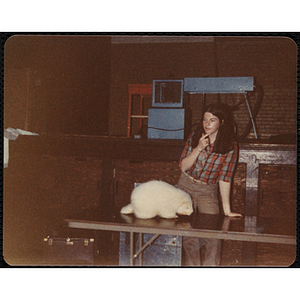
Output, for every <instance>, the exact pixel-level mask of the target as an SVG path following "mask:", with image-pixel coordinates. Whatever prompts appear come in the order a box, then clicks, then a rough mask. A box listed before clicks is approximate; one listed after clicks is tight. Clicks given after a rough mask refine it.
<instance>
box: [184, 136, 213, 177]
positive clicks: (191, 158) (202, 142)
mask: <svg viewBox="0 0 300 300" xmlns="http://www.w3.org/2000/svg"><path fill="white" fill-rule="evenodd" d="M208 135H209V134H205V135H204V134H202V137H201V138H200V139H199V143H198V146H197V147H196V148H194V149H193V151H192V152H191V153H190V154H189V155H188V156H186V157H185V158H183V159H182V161H181V170H182V171H183V172H185V171H186V170H188V169H189V168H190V167H191V166H192V165H193V164H194V162H195V161H196V159H197V157H198V156H199V153H200V152H201V151H202V150H203V149H204V148H205V147H206V146H207V145H208V143H209V141H208V139H207V137H208Z"/></svg>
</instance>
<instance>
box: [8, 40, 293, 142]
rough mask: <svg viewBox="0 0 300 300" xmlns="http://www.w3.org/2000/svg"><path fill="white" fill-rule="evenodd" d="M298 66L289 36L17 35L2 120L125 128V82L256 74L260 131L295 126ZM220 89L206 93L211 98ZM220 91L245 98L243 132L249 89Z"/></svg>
mask: <svg viewBox="0 0 300 300" xmlns="http://www.w3.org/2000/svg"><path fill="white" fill-rule="evenodd" d="M296 70H297V46H296V44H295V43H294V41H293V40H291V39H289V38H286V37H274V36H273V37H254V36H252V37H227V36H226V37H225V36H223V37H221V36H220V37H218V36H214V37H209V36H207V37H206V36H177V37H176V36H120V35H116V36H99V35H98V36H83V35H82V36H80V35H79V36H65V35H64V36H53V35H52V36H40V35H35V36H26V35H23V36H22V35H20V36H12V37H11V38H10V39H8V40H7V41H6V44H5V91H4V96H5V126H4V127H5V128H7V127H12V128H20V129H25V130H29V131H32V132H37V133H39V134H43V133H63V134H78V135H98V136H99V135H111V136H126V129H127V113H128V84H151V83H152V80H153V79H169V78H173V79H183V78H185V77H235V76H236V77H240V76H253V77H254V84H255V85H256V86H258V87H260V88H261V90H262V91H263V95H262V102H261V105H260V107H259V111H258V114H257V117H256V123H257V129H258V132H259V135H260V137H261V138H262V139H265V138H269V137H270V136H274V135H280V134H293V133H295V130H296ZM216 97H217V96H216V95H207V96H206V99H205V100H206V103H207V102H211V101H216ZM218 97H221V101H222V102H226V103H227V104H229V105H235V104H237V103H239V102H240V101H241V105H240V106H239V109H238V110H237V111H236V112H235V120H236V122H237V124H238V128H239V133H240V134H241V133H242V132H244V130H245V128H246V125H247V124H248V122H249V113H248V110H247V107H246V103H245V101H244V102H243V97H244V96H243V95H242V94H237V95H232V94H231V95H229V94H228V95H221V96H218ZM258 97H259V95H258V92H257V89H255V91H254V92H249V93H248V98H249V101H250V105H251V107H252V109H253V108H254V107H255V104H256V102H257V99H258ZM146 100H147V101H148V102H146V103H145V105H146V108H147V107H148V106H149V105H150V104H151V103H150V102H151V99H146ZM218 100H220V99H218ZM202 102H203V96H202V95H192V96H191V97H190V106H191V109H192V111H193V122H194V123H195V122H197V120H198V118H199V116H200V113H201V108H202ZM149 103H150V104H149ZM147 105H148V106H147ZM283 112H284V116H283ZM249 137H253V131H250V134H249Z"/></svg>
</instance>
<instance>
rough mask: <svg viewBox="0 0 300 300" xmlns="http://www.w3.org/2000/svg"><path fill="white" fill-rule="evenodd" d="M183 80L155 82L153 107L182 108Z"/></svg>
mask: <svg viewBox="0 0 300 300" xmlns="http://www.w3.org/2000/svg"><path fill="white" fill-rule="evenodd" d="M182 106H183V80H153V92H152V107H182Z"/></svg>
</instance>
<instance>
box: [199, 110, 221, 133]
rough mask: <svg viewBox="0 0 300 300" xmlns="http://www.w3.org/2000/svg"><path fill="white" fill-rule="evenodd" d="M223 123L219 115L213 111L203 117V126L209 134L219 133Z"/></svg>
mask: <svg viewBox="0 0 300 300" xmlns="http://www.w3.org/2000/svg"><path fill="white" fill-rule="evenodd" d="M220 125H221V123H220V120H219V118H218V117H216V116H215V115H213V114H212V113H209V112H206V113H205V114H204V117H203V128H204V130H205V133H206V134H207V133H209V135H213V134H215V135H217V133H218V130H219V127H220Z"/></svg>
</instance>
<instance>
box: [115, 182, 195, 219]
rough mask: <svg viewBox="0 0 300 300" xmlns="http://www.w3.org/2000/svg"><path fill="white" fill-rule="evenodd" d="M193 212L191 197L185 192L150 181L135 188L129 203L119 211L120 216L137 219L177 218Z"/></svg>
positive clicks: (165, 184) (169, 185) (168, 185)
mask: <svg viewBox="0 0 300 300" xmlns="http://www.w3.org/2000/svg"><path fill="white" fill-rule="evenodd" d="M192 212H193V204H192V200H191V197H190V195H189V194H188V193H186V192H185V191H183V190H181V189H179V188H177V187H175V186H173V185H171V184H168V183H166V182H164V181H158V180H152V181H148V182H145V183H142V184H140V185H139V186H137V187H136V188H135V189H134V190H133V191H132V193H131V203H130V204H128V205H126V206H124V207H123V208H122V209H121V213H122V214H131V213H134V214H135V216H136V217H137V218H140V219H150V218H154V217H156V216H160V217H162V218H167V219H170V218H177V217H178V215H177V214H182V215H190V214H191V213H192Z"/></svg>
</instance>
